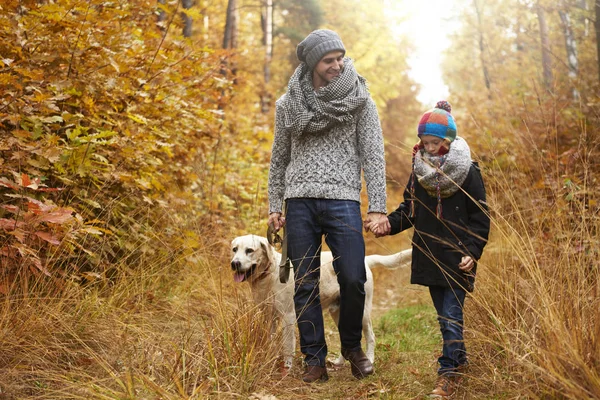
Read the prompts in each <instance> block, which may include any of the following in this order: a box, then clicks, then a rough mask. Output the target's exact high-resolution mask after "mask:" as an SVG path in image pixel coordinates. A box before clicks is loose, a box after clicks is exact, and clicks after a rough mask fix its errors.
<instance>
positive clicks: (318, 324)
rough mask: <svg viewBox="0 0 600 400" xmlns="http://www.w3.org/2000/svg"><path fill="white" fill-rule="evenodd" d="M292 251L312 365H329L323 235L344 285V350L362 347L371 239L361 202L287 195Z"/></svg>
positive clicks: (304, 343) (301, 327)
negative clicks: (367, 251)
mask: <svg viewBox="0 0 600 400" xmlns="http://www.w3.org/2000/svg"><path fill="white" fill-rule="evenodd" d="M286 234H287V238H288V256H289V258H290V260H291V261H292V265H293V266H294V279H295V287H294V306H295V308H296V317H297V321H298V331H299V333H300V350H301V351H302V353H303V354H304V361H305V363H306V365H320V366H325V358H326V356H327V344H326V343H325V329H324V327H323V310H322V309H321V302H320V297H319V280H320V266H321V262H320V256H321V240H322V238H323V236H325V242H326V243H327V245H328V246H329V248H330V249H331V252H332V253H333V260H334V261H333V268H334V271H335V272H336V274H337V278H338V283H339V285H340V320H339V324H338V331H339V334H340V341H341V345H342V348H343V349H347V350H348V351H356V350H359V349H360V340H361V337H362V318H363V312H364V305H365V282H366V280H367V274H366V270H365V264H364V263H365V261H364V259H365V242H364V238H363V235H362V217H361V213H360V204H359V203H358V202H356V201H350V200H328V199H312V198H298V199H288V200H287V211H286Z"/></svg>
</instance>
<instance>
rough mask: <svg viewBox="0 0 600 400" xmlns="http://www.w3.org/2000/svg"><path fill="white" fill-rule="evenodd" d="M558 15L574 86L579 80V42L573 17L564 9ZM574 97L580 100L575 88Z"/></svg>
mask: <svg viewBox="0 0 600 400" xmlns="http://www.w3.org/2000/svg"><path fill="white" fill-rule="evenodd" d="M561 5H562V4H561ZM558 14H559V15H560V20H561V21H562V24H563V33H564V36H565V48H566V50H567V66H568V67H569V79H571V82H572V83H573V84H574V83H575V82H576V80H577V74H578V72H579V60H578V58H577V41H576V40H575V35H574V34H573V29H572V27H571V17H570V15H569V13H568V12H567V11H566V10H565V9H562V10H559V11H558ZM572 95H573V99H578V98H579V92H578V91H577V89H576V88H575V87H574V88H573V93H572Z"/></svg>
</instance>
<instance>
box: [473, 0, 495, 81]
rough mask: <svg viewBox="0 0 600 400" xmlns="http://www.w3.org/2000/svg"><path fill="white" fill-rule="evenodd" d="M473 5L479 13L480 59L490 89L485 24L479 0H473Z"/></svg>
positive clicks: (484, 77)
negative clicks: (486, 59)
mask: <svg viewBox="0 0 600 400" xmlns="http://www.w3.org/2000/svg"><path fill="white" fill-rule="evenodd" d="M473 6H474V7H475V13H476V14H477V33H478V37H477V39H478V42H479V59H480V60H481V68H482V70H483V79H484V81H485V87H486V88H487V89H488V90H490V86H491V84H490V75H489V72H488V68H487V65H486V63H485V55H484V54H485V46H484V41H483V25H482V24H481V11H480V9H479V4H478V3H477V0H473Z"/></svg>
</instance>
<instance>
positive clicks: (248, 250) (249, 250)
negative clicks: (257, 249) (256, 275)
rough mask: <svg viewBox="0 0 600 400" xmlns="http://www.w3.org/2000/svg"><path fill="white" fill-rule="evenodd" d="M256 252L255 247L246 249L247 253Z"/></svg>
mask: <svg viewBox="0 0 600 400" xmlns="http://www.w3.org/2000/svg"><path fill="white" fill-rule="evenodd" d="M252 253H254V249H246V254H252Z"/></svg>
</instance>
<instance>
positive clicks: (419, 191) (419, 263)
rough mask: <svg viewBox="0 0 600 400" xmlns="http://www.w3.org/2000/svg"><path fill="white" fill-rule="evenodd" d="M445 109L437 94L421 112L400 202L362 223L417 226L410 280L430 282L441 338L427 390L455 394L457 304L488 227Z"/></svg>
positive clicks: (378, 227)
mask: <svg viewBox="0 0 600 400" xmlns="http://www.w3.org/2000/svg"><path fill="white" fill-rule="evenodd" d="M451 111H452V108H451V106H450V104H449V103H448V102H446V101H440V102H438V103H437V104H436V106H435V108H434V109H433V110H430V111H427V112H426V113H425V114H423V116H422V117H421V120H420V121H419V126H418V137H419V139H420V140H419V142H418V143H417V144H416V145H415V147H414V149H413V160H412V161H413V168H412V173H411V176H410V179H409V181H408V184H407V186H406V189H405V191H404V202H402V203H401V204H400V206H399V207H398V209H396V211H394V212H392V213H391V214H390V215H388V220H387V221H385V220H383V221H381V222H372V223H369V224H367V225H366V227H365V228H366V229H367V230H371V231H372V232H374V233H375V235H376V236H377V237H380V236H384V235H387V234H392V235H395V234H396V233H399V232H402V231H403V230H405V229H408V228H410V227H414V228H415V230H414V235H413V239H412V243H413V253H412V269H411V280H410V281H411V283H415V284H419V285H424V286H428V287H429V293H430V294H431V299H432V300H433V305H434V306H435V309H436V311H437V314H438V321H439V324H440V330H441V332H442V338H443V341H444V343H443V347H442V355H441V356H440V357H439V359H438V363H439V369H438V380H437V385H436V387H435V389H434V390H433V391H432V392H431V396H432V397H446V396H450V395H451V394H452V393H454V391H455V390H456V387H457V385H458V383H459V381H460V376H461V373H462V372H463V371H464V369H465V367H466V366H467V354H466V349H465V345H464V340H463V305H464V300H465V296H466V293H467V292H471V291H472V290H473V284H474V281H475V272H476V270H477V260H479V258H480V257H481V254H482V252H483V248H484V246H485V244H486V242H487V238H488V233H489V229H490V219H489V216H488V212H487V205H486V202H485V187H484V184H483V180H482V177H481V173H480V171H479V168H478V166H477V164H476V163H474V162H472V161H471V151H470V149H469V146H468V145H467V142H466V141H465V140H464V139H463V138H461V137H458V136H456V132H457V130H456V123H455V121H454V118H453V117H452V114H451V113H450V112H451Z"/></svg>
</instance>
